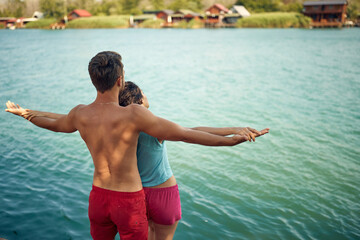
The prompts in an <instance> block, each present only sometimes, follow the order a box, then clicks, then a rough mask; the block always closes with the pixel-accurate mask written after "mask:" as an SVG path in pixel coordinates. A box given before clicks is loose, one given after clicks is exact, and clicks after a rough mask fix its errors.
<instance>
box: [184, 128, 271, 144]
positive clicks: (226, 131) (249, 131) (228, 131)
mask: <svg viewBox="0 0 360 240" xmlns="http://www.w3.org/2000/svg"><path fill="white" fill-rule="evenodd" d="M191 129H193V130H198V131H203V132H208V133H211V134H215V135H220V136H228V135H233V134H240V135H245V136H247V137H248V140H249V141H250V142H251V140H252V141H254V142H255V138H256V137H259V136H262V135H264V134H266V133H268V132H269V130H270V129H269V128H266V129H263V130H261V131H258V130H256V129H253V128H250V127H222V128H216V127H194V128H191Z"/></svg>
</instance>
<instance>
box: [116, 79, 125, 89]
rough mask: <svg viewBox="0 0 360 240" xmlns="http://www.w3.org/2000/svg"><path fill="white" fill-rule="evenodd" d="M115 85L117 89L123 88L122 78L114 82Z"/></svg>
mask: <svg viewBox="0 0 360 240" xmlns="http://www.w3.org/2000/svg"><path fill="white" fill-rule="evenodd" d="M116 84H117V85H118V86H119V87H124V86H122V85H123V80H122V77H119V78H118V79H117V80H116Z"/></svg>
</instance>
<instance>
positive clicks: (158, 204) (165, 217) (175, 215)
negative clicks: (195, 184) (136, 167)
mask: <svg viewBox="0 0 360 240" xmlns="http://www.w3.org/2000/svg"><path fill="white" fill-rule="evenodd" d="M144 191H145V195H146V204H147V211H148V219H149V220H152V221H153V222H154V223H157V224H161V225H173V224H174V223H175V222H176V221H178V220H180V219H181V202H180V194H179V189H178V185H175V186H172V187H166V188H146V187H144Z"/></svg>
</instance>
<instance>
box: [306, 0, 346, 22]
mask: <svg viewBox="0 0 360 240" xmlns="http://www.w3.org/2000/svg"><path fill="white" fill-rule="evenodd" d="M347 5H348V3H347V1H346V0H332V1H315V2H304V9H303V12H304V15H305V16H308V17H310V18H311V19H312V24H311V25H312V26H313V27H342V26H343V24H344V23H345V18H346V8H347Z"/></svg>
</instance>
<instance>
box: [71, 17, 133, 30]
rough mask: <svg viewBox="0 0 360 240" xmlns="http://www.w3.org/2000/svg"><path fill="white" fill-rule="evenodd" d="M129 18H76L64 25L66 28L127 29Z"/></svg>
mask: <svg viewBox="0 0 360 240" xmlns="http://www.w3.org/2000/svg"><path fill="white" fill-rule="evenodd" d="M127 27H129V16H101V17H87V18H78V19H75V20H72V21H70V22H69V23H68V24H66V28H127Z"/></svg>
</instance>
